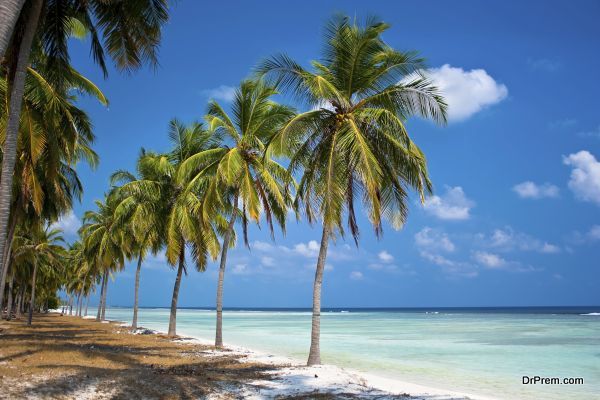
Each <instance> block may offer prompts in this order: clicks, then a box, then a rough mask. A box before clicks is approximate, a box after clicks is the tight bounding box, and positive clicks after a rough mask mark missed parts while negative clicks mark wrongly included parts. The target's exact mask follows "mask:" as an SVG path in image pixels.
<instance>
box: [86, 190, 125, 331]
mask: <svg viewBox="0 0 600 400" xmlns="http://www.w3.org/2000/svg"><path fill="white" fill-rule="evenodd" d="M118 204H119V198H118V197H117V195H116V194H115V193H114V192H111V193H109V194H108V195H107V196H106V198H105V201H104V202H102V201H96V207H97V208H98V210H97V211H86V212H85V214H84V217H83V225H82V226H81V229H80V234H81V236H82V240H83V246H84V248H85V250H84V251H85V257H86V258H87V262H88V263H89V264H90V265H92V268H94V270H95V271H94V272H95V273H101V274H102V286H101V291H100V293H101V294H100V304H99V305H98V315H97V317H96V320H97V321H104V317H105V313H106V294H107V290H108V279H109V277H110V274H111V272H113V271H117V270H121V269H123V268H124V266H125V259H126V258H127V255H128V251H129V250H130V249H129V248H128V241H127V239H126V238H127V237H128V235H129V234H130V232H129V231H127V229H126V228H125V227H124V226H123V225H122V224H119V223H118V221H116V218H115V209H116V207H117V206H118Z"/></svg>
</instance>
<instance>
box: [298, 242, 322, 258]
mask: <svg viewBox="0 0 600 400" xmlns="http://www.w3.org/2000/svg"><path fill="white" fill-rule="evenodd" d="M319 248H320V246H319V243H317V241H316V240H311V241H309V242H308V243H298V244H296V245H295V246H294V251H295V252H296V253H298V254H300V255H302V256H304V257H308V258H312V257H316V256H318V255H319Z"/></svg>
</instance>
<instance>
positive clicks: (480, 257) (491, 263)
mask: <svg viewBox="0 0 600 400" xmlns="http://www.w3.org/2000/svg"><path fill="white" fill-rule="evenodd" d="M473 259H474V260H475V261H476V262H478V263H479V264H482V265H483V266H485V267H487V268H502V267H504V266H505V265H506V264H507V263H506V260H505V259H503V258H502V257H500V256H499V255H498V254H493V253H488V252H486V251H476V252H475V253H473Z"/></svg>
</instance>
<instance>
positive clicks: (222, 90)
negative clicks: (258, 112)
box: [202, 85, 236, 102]
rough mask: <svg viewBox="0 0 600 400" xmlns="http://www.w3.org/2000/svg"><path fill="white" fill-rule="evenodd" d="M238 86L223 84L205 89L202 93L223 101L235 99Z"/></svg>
mask: <svg viewBox="0 0 600 400" xmlns="http://www.w3.org/2000/svg"><path fill="white" fill-rule="evenodd" d="M235 90H236V88H234V87H232V86H227V85H221V86H219V87H216V88H213V89H207V90H203V91H202V94H203V95H204V96H206V97H208V98H209V99H213V100H221V101H227V102H229V101H233V99H234V98H235Z"/></svg>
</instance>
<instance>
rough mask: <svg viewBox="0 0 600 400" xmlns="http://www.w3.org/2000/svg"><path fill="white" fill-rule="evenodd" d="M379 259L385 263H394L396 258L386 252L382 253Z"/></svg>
mask: <svg viewBox="0 0 600 400" xmlns="http://www.w3.org/2000/svg"><path fill="white" fill-rule="evenodd" d="M377 257H379V259H380V260H381V261H383V262H384V263H391V262H392V261H394V256H393V255H391V254H390V253H388V252H387V251H385V250H383V251H380V252H379V254H378V255H377Z"/></svg>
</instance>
